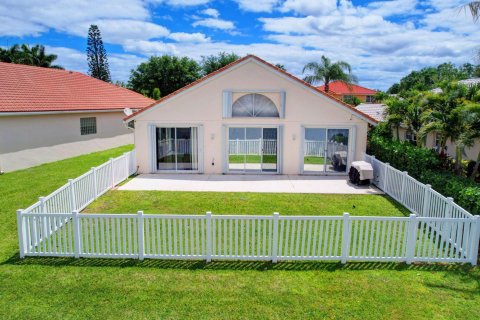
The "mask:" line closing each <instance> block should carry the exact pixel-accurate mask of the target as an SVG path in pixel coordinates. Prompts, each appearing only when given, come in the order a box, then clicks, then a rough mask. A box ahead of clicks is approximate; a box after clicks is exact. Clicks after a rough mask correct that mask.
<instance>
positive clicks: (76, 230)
mask: <svg viewBox="0 0 480 320" xmlns="http://www.w3.org/2000/svg"><path fill="white" fill-rule="evenodd" d="M72 216H73V246H74V247H75V249H74V253H75V258H80V252H81V248H82V244H81V241H82V237H81V236H80V219H79V218H78V211H76V210H74V211H73V212H72Z"/></svg>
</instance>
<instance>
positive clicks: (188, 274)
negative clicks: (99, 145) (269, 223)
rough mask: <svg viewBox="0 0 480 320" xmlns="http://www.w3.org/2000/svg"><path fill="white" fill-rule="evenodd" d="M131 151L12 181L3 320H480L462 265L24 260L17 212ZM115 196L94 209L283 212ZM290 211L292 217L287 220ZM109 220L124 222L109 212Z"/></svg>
mask: <svg viewBox="0 0 480 320" xmlns="http://www.w3.org/2000/svg"><path fill="white" fill-rule="evenodd" d="M129 148H130V147H124V148H118V149H114V150H109V151H106V152H100V153H96V154H92V155H87V156H82V157H78V158H73V159H69V160H65V161H59V162H57V163H52V164H48V165H43V166H40V167H37V168H33V169H27V170H23V171H18V172H14V173H7V174H5V175H2V176H0V191H1V192H2V195H1V197H0V237H1V239H2V241H1V242H0V318H1V319H70V318H75V319H86V318H89V319H94V318H97V319H118V318H123V319H152V318H160V319H239V318H252V319H288V318H289V319H299V318H302V319H303V318H310V319H314V318H315V319H318V318H329V319H330V318H335V319H347V318H348V319H350V318H352V319H355V318H356V319H361V318H363V319H478V318H479V317H480V287H479V286H480V271H478V269H477V268H471V267H469V266H461V265H438V264H437V265H412V266H407V265H404V264H394V263H348V264H346V265H345V266H343V265H341V264H339V263H336V262H332V263H327V262H283V263H278V264H276V265H273V264H270V263H264V262H213V263H211V264H208V265H207V264H205V263H204V262H201V261H186V262H184V261H162V260H145V261H143V262H140V261H136V260H123V259H122V260H120V259H110V260H107V259H78V260H76V259H71V258H27V259H24V260H19V259H18V251H17V239H16V217H15V210H16V209H17V208H25V207H27V206H28V205H30V204H32V203H33V202H34V201H35V200H36V198H37V197H38V196H42V195H47V194H48V193H50V192H51V191H53V190H54V189H55V188H57V187H59V186H61V185H62V184H63V183H65V181H66V179H68V178H73V177H76V176H78V175H79V174H81V173H83V172H85V171H87V170H88V169H89V168H90V167H91V166H94V165H98V164H100V163H102V162H104V161H105V160H106V159H108V158H109V157H111V156H116V155H119V154H121V153H122V152H124V151H126V150H128V149H129ZM115 194H118V195H122V194H123V193H121V192H118V193H115V192H110V193H109V194H107V195H106V196H105V197H104V198H102V199H101V200H100V201H98V202H96V203H95V204H94V205H93V206H92V207H89V208H88V209H89V210H91V209H93V208H100V207H104V206H105V205H106V203H107V202H108V201H110V202H111V203H112V205H118V207H119V208H120V207H121V208H125V210H126V211H132V210H133V211H136V210H138V209H139V208H142V209H144V210H146V211H147V212H168V211H176V212H188V211H191V212H197V209H198V211H200V212H203V211H205V210H212V211H214V212H215V213H223V212H228V211H230V212H236V213H253V212H252V210H253V209H255V210H257V211H259V212H258V213H266V214H267V213H268V214H270V213H271V212H272V210H273V202H268V201H267V202H265V199H266V198H265V197H266V196H268V195H254V194H237V195H232V194H216V195H212V194H208V193H196V194H194V195H192V194H188V193H186V194H184V195H182V194H180V193H173V192H172V193H156V194H155V193H151V194H150V193H138V194H137V195H133V196H132V197H131V198H130V200H129V201H130V202H132V203H128V201H127V199H125V200H122V201H117V200H115V199H116V196H115ZM140 196H143V197H144V198H142V197H140ZM300 196H301V195H300ZM300 196H299V197H300ZM275 197H277V195H275ZM278 197H279V198H276V199H275V200H277V202H276V203H277V205H276V206H275V209H274V210H279V211H280V212H281V213H282V214H306V213H315V214H326V211H328V210H332V212H333V211H335V212H336V211H337V210H340V211H345V210H347V209H348V208H349V210H348V211H349V212H350V213H352V214H364V213H363V212H366V210H367V209H366V208H365V202H364V200H361V199H355V197H353V198H350V197H344V198H342V197H339V198H337V199H335V200H334V199H333V198H334V197H330V198H329V197H327V196H318V199H315V197H313V196H312V197H313V198H311V199H307V200H308V203H309V204H308V205H306V204H300V203H301V202H302V201H305V199H306V198H305V199H302V198H296V199H295V200H294V201H293V200H292V199H288V198H285V199H282V197H281V196H278ZM294 197H297V195H295V196H294ZM305 197H307V198H308V195H306V196H305ZM322 197H324V198H322ZM372 197H375V196H372ZM367 198H368V197H367ZM378 198H379V199H380V200H373V199H370V200H365V201H366V202H369V203H370V202H375V203H376V207H377V209H381V207H382V206H385V208H384V210H386V209H388V210H391V212H392V214H395V215H396V214H403V213H402V212H401V210H399V208H398V207H396V206H395V203H394V202H392V201H390V200H388V198H383V197H378ZM324 200H327V203H326V204H324V205H325V207H323V209H321V208H318V206H319V205H321V204H322V203H325V201H324ZM136 201H138V202H136ZM152 201H153V203H152ZM192 201H195V203H192ZM271 201H273V200H271ZM278 201H280V202H278ZM134 202H136V203H134ZM343 202H344V203H343ZM195 204H198V206H195ZM353 204H355V206H356V207H355V208H353ZM280 205H281V207H282V208H278V206H280ZM350 207H351V208H350ZM130 208H132V209H130ZM107 209H108V210H113V209H112V208H104V209H102V210H103V211H108V210H107ZM372 212H373V210H370V212H369V213H372ZM394 212H396V213H394Z"/></svg>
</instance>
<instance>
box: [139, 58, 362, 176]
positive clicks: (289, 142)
mask: <svg viewBox="0 0 480 320" xmlns="http://www.w3.org/2000/svg"><path fill="white" fill-rule="evenodd" d="M223 90H232V91H234V92H235V91H239V92H241V91H252V90H259V91H271V92H276V91H285V92H286V103H285V105H286V112H285V118H225V119H224V118H223V94H222V92H223ZM149 124H156V125H165V126H176V125H193V126H194V125H202V126H203V141H200V142H199V145H200V147H201V145H202V144H203V155H204V159H203V160H204V161H203V162H204V170H203V171H204V172H205V173H217V174H219V173H222V172H223V171H224V170H223V163H224V161H225V158H226V157H225V153H226V141H225V133H226V130H227V129H226V128H227V126H232V125H238V126H276V125H282V126H283V148H282V149H283V151H282V154H279V156H280V157H282V159H283V162H282V163H283V171H282V173H284V174H298V173H299V172H300V167H301V164H303V155H302V154H301V149H302V148H301V143H302V140H303V138H302V126H307V127H308V126H312V127H338V128H344V127H346V128H352V129H353V130H350V139H349V141H350V151H351V155H353V156H351V157H350V158H351V159H350V161H351V160H359V159H361V153H362V152H364V151H365V149H366V141H367V126H368V125H367V122H365V121H364V120H361V119H359V118H358V117H357V116H354V115H352V112H351V111H350V110H346V107H342V106H339V105H338V104H336V103H335V102H334V101H332V100H331V99H329V98H327V97H324V96H322V95H320V94H315V93H314V92H312V91H311V89H308V88H306V87H303V86H301V85H299V84H297V83H293V82H292V80H290V79H288V78H287V77H286V76H283V75H281V74H279V73H276V72H274V71H272V70H271V69H270V68H268V67H267V66H264V65H261V64H259V63H256V62H253V61H247V62H246V63H245V64H243V65H239V66H237V67H236V68H235V67H234V68H233V69H231V70H229V71H227V72H224V73H223V74H220V75H219V76H218V77H217V78H214V79H212V80H207V81H206V82H204V83H201V84H199V85H198V86H196V87H195V88H194V89H193V90H190V91H186V92H184V93H181V94H179V95H177V96H175V97H174V98H172V99H169V100H167V101H165V102H164V103H162V105H160V106H159V107H157V108H152V109H150V110H148V111H146V112H144V113H142V114H140V115H139V116H138V117H137V119H136V120H135V147H136V152H137V164H138V165H139V167H140V168H139V171H140V172H141V173H147V172H150V171H151V169H150V160H149V159H150V152H151V151H150V149H151V148H150V141H149V137H148V125H149ZM354 132H355V133H354ZM200 138H202V137H200ZM353 139H354V141H353ZM202 142H203V143H202ZM199 154H200V155H201V154H202V153H201V152H200V153H199ZM352 158H353V159H352Z"/></svg>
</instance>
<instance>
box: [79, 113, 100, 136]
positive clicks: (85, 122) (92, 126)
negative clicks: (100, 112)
mask: <svg viewBox="0 0 480 320" xmlns="http://www.w3.org/2000/svg"><path fill="white" fill-rule="evenodd" d="M97 133H98V130H97V117H84V118H80V135H81V136H88V135H92V134H97Z"/></svg>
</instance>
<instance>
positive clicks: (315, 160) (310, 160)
mask: <svg viewBox="0 0 480 320" xmlns="http://www.w3.org/2000/svg"><path fill="white" fill-rule="evenodd" d="M303 163H304V164H327V160H325V158H324V157H316V156H305V157H304V158H303Z"/></svg>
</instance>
